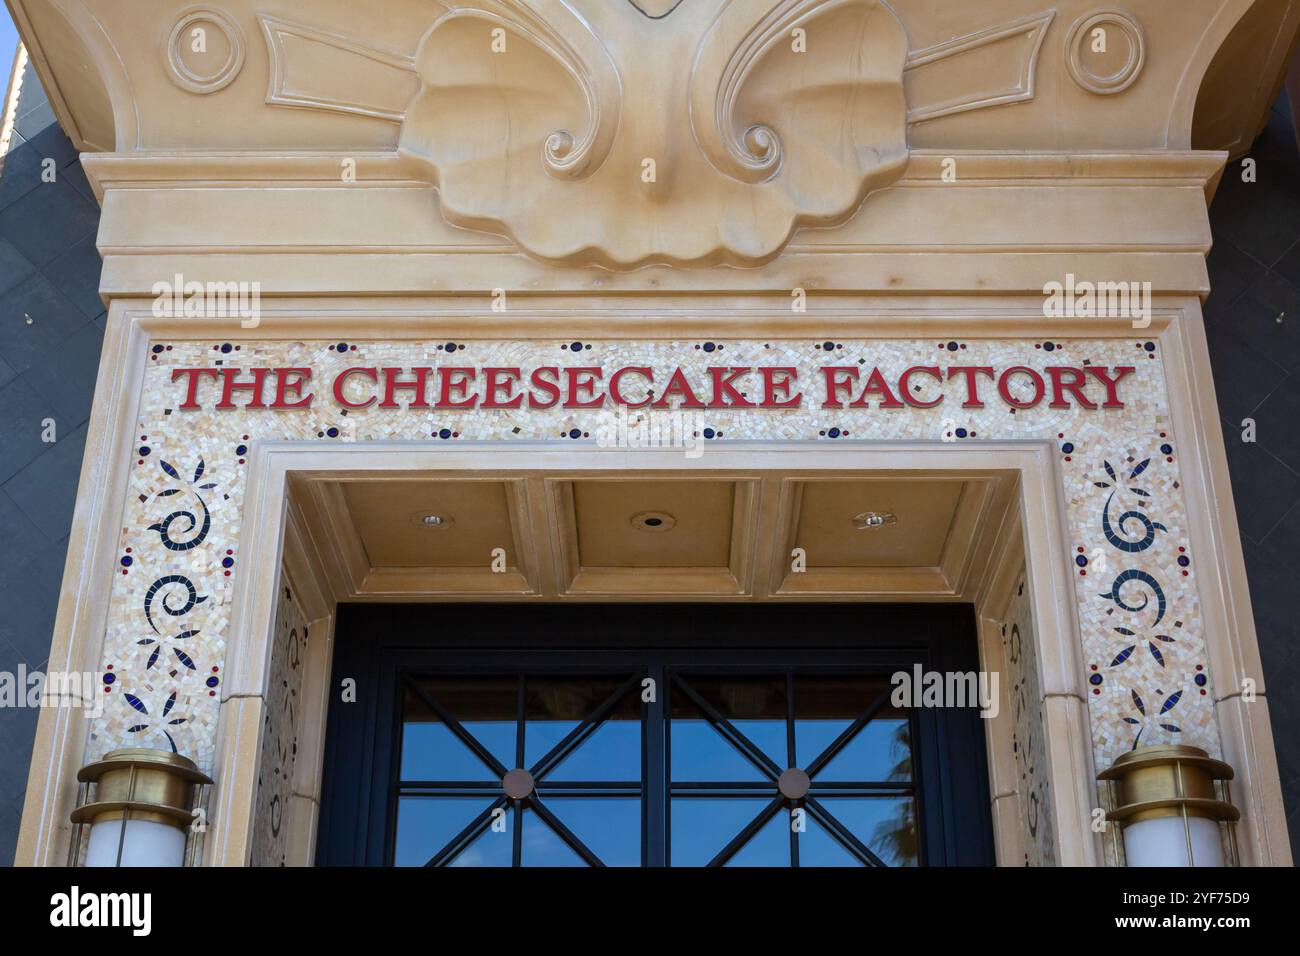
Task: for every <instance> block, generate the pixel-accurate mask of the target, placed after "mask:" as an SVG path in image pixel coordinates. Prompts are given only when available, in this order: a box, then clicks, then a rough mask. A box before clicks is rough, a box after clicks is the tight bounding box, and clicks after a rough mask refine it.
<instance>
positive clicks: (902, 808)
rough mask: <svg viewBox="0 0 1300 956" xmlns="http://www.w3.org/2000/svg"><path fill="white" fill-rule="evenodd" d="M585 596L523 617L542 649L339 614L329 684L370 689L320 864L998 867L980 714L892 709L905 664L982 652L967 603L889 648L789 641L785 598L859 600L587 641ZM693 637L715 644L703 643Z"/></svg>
mask: <svg viewBox="0 0 1300 956" xmlns="http://www.w3.org/2000/svg"><path fill="white" fill-rule="evenodd" d="M581 610H583V609H579V608H573V607H564V608H555V609H553V610H552V609H545V610H539V609H537V608H533V609H531V610H530V614H529V616H528V622H529V629H528V633H529V634H531V635H532V637H531V639H530V640H528V639H524V635H523V634H518V633H517V634H516V636H515V638H514V640H509V639H503V640H501V641H500V642H499V643H498V644H496V645H495V646H485V645H484V643H483V642H482V641H478V642H475V643H474V645H473V646H456V645H457V644H458V643H459V642H451V644H452V645H453V646H448V643H447V642H429V641H427V640H419V639H413V636H412V635H411V634H410V633H405V634H404V633H403V631H404V629H403V628H402V627H401V626H400V624H399V626H398V627H397V628H395V629H387V633H391V634H393V635H394V638H393V639H389V640H385V641H380V642H375V641H373V640H370V641H357V642H353V641H351V640H349V638H348V634H349V633H350V631H351V629H345V628H344V627H343V625H344V624H346V623H348V618H349V617H351V618H352V619H353V623H355V624H357V625H360V624H362V622H363V620H364V619H365V618H366V617H367V616H373V615H383V616H388V617H394V616H395V617H396V618H397V620H398V621H410V622H412V623H414V621H415V620H416V619H417V618H418V616H419V615H420V614H421V613H423V614H428V613H429V609H419V608H409V609H403V608H391V607H385V608H373V609H366V608H346V609H344V611H345V613H344V615H343V618H342V620H341V621H340V625H341V626H340V628H339V632H338V633H339V644H338V647H339V650H338V656H337V658H336V662H335V674H336V677H337V676H338V675H340V674H341V673H343V672H345V671H346V672H349V673H354V674H362V675H363V678H362V679H363V680H364V681H365V682H366V685H367V686H368V687H370V688H371V689H373V691H374V694H373V698H374V700H373V705H372V706H370V707H366V706H364V702H365V695H359V697H358V701H359V704H360V705H362V706H355V705H354V706H351V707H350V705H346V704H345V705H339V706H336V707H335V708H334V709H333V711H332V712H331V716H330V728H329V735H328V751H327V766H326V786H325V798H327V799H323V800H322V813H323V816H322V833H321V839H320V841H319V844H320V847H321V854H320V856H321V858H320V862H322V863H352V864H354V863H370V864H380V865H396V866H450V867H553V866H676V867H705V866H731V867H741V866H776V867H828V866H844V867H859V866H876V867H892V866H918V865H935V864H944V863H989V862H991V839H990V836H989V821H988V798H987V792H986V784H985V780H984V774H985V770H984V760H983V733H982V727H981V726H980V721H979V719H978V714H977V712H973V711H969V710H958V709H952V710H943V709H939V708H918V709H913V708H909V707H906V706H899V704H898V703H897V702H895V701H894V700H893V699H892V698H893V696H894V695H893V690H894V687H893V684H892V683H891V676H892V675H893V674H895V673H898V672H900V671H910V669H911V667H912V666H913V664H916V663H920V664H922V665H924V666H927V667H931V668H936V669H942V668H949V667H954V666H958V665H962V664H967V663H969V662H970V661H971V660H973V659H974V647H973V629H972V626H971V625H972V622H971V621H970V619H969V609H942V608H940V609H933V608H929V609H927V608H917V609H913V612H914V613H913V615H911V617H912V620H911V621H910V626H909V627H908V628H907V629H906V630H904V631H901V632H897V633H895V634H894V635H893V636H891V638H890V640H888V641H879V640H877V641H870V642H868V641H862V640H857V641H854V640H851V639H845V638H844V637H841V638H838V639H836V640H834V641H825V640H824V641H821V642H819V643H818V644H817V645H815V646H804V647H791V646H789V644H788V643H787V644H785V646H781V644H782V642H781V641H780V639H779V636H780V635H781V634H782V633H784V632H785V630H786V629H785V628H783V627H782V626H781V625H782V623H783V622H787V621H792V620H793V618H792V616H791V615H790V613H789V612H791V611H794V610H799V611H800V613H801V614H802V615H804V617H805V623H806V618H807V617H809V616H811V617H821V618H823V619H824V620H823V623H826V624H830V623H833V622H834V621H836V620H842V619H843V618H844V616H845V614H846V610H847V609H845V608H841V607H817V608H804V609H793V608H769V609H766V611H765V613H764V614H763V615H762V616H761V618H760V617H757V616H755V614H754V611H755V610H756V609H754V608H737V607H727V608H692V609H690V610H689V612H685V613H687V615H688V618H689V623H690V624H691V625H692V626H691V627H690V628H689V629H688V630H685V631H684V630H682V629H681V628H680V627H674V626H673V625H675V624H676V625H680V624H682V623H683V621H682V619H681V616H680V615H674V614H672V613H670V612H671V611H672V609H655V608H621V609H613V608H601V609H598V613H600V614H603V615H606V616H612V615H614V614H618V615H625V616H626V618H627V619H626V620H625V621H624V622H623V623H624V624H625V625H626V626H625V627H624V628H623V629H621V632H620V634H619V636H617V637H609V636H603V637H602V636H601V635H600V634H599V632H597V633H593V634H590V635H586V636H582V637H578V636H577V635H575V633H574V631H573V630H572V629H570V628H566V627H565V624H566V621H571V616H572V615H573V614H574V613H575V612H579V611H581ZM593 610H597V609H593ZM901 610H905V609H893V610H892V611H891V612H890V613H888V614H886V615H885V616H886V617H889V618H893V617H897V616H898V614H899V612H900V611H901ZM963 611H964V613H962V612H963ZM502 612H506V613H505V614H504V617H503V619H502V620H500V621H497V622H494V623H495V624H496V625H499V627H496V626H494V627H493V630H496V631H498V632H504V633H509V624H510V620H511V619H516V620H518V619H519V618H518V612H517V610H516V609H511V608H503V607H498V608H495V609H489V608H480V609H468V608H458V609H450V608H439V609H438V613H439V614H440V615H444V616H445V615H452V616H455V617H460V616H461V615H467V616H468V615H478V617H477V626H478V627H479V629H480V633H481V629H482V615H487V616H488V618H489V619H490V618H491V617H492V615H499V616H500V615H502ZM511 612H514V613H511ZM774 612H775V613H774ZM853 613H854V615H855V616H856V618H857V619H858V621H860V620H861V618H862V616H863V614H864V613H866V614H867V615H868V616H876V617H878V616H880V613H881V612H879V611H876V612H871V611H868V610H867V609H863V608H855V609H854V611H853ZM550 615H554V619H552V620H551V621H550V622H549V623H550V625H552V626H550V627H547V626H540V625H541V622H542V621H543V620H545V619H546V618H547V617H548V616H550ZM908 617H909V615H907V614H903V616H902V619H903V620H906V619H907V618H908ZM759 620H762V621H764V622H765V623H766V624H768V625H769V626H772V625H775V627H774V628H773V629H772V630H771V631H769V633H768V635H767V637H766V639H764V640H756V639H755V637H754V636H753V634H752V632H750V634H749V635H748V636H745V637H741V636H740V634H738V633H736V632H737V631H740V632H743V631H744V630H745V625H746V624H748V625H751V626H752V625H753V624H756V623H757V622H758V621H759ZM724 621H726V622H730V624H729V625H724V624H722V622H724ZM466 623H468V619H466ZM374 624H375V621H373V620H370V621H368V622H366V625H367V626H365V628H364V631H365V632H366V633H368V634H370V635H373V634H374V633H376V631H375V629H374V627H373V625H374ZM634 625H640V626H634ZM719 625H721V626H719ZM357 630H358V631H360V630H361V628H360V627H358V628H357ZM703 634H709V635H710V636H711V643H710V644H709V646H703V645H702V643H701V642H699V641H696V640H692V639H691V636H692V635H696V636H702V635H703ZM963 638H965V639H964V640H963ZM828 644H830V645H838V646H827V645H828ZM359 689H360V688H359ZM347 748H360V749H362V750H365V751H366V753H364V754H358V753H357V752H356V750H349V749H347ZM357 757H362V758H363V759H356V758H357ZM349 764H351V765H352V766H349ZM356 771H360V776H358V775H357V773H356Z"/></svg>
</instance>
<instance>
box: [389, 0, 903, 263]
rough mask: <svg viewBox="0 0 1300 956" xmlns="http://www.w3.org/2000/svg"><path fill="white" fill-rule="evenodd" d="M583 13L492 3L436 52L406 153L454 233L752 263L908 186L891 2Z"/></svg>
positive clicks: (444, 21) (572, 8) (580, 254)
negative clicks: (871, 198) (800, 234)
mask: <svg viewBox="0 0 1300 956" xmlns="http://www.w3.org/2000/svg"><path fill="white" fill-rule="evenodd" d="M593 2H594V0H593ZM601 2H602V3H605V0H601ZM585 4H586V0H567V2H566V0H476V2H474V3H471V4H469V5H467V6H463V7H460V8H457V9H454V10H452V11H451V12H449V13H448V14H446V15H445V16H443V17H441V18H440V19H439V20H437V21H436V22H435V23H434V24H433V26H432V27H431V28H430V30H429V32H428V33H427V34H426V36H425V37H424V40H423V41H422V43H421V45H420V48H419V51H418V53H417V55H416V69H417V72H418V73H419V76H420V81H421V88H420V92H419V93H418V94H417V96H416V97H415V99H414V101H413V102H412V104H411V106H410V108H409V109H408V111H407V113H406V119H405V123H404V125H403V130H402V139H401V148H402V150H403V152H404V153H405V154H406V155H408V156H409V157H411V158H414V159H417V160H421V161H424V162H426V163H428V164H429V165H430V167H431V175H432V178H433V179H434V181H435V182H437V183H438V185H439V189H440V195H441V202H442V210H443V214H444V215H445V216H446V217H447V219H448V220H449V221H450V222H452V223H454V224H456V225H460V226H465V227H467V228H473V229H480V230H486V231H491V232H497V233H500V234H504V235H506V236H508V237H510V238H511V239H512V240H513V241H514V242H516V243H517V244H518V245H519V246H520V248H521V249H522V250H523V251H524V252H526V253H528V254H529V255H532V256H535V257H537V258H540V259H544V260H549V261H559V262H565V263H568V264H582V265H588V264H596V265H602V266H605V267H608V268H635V267H638V266H641V265H645V264H647V263H652V262H666V263H672V264H677V265H704V264H717V263H726V264H731V265H737V266H754V265H758V264H761V263H762V262H764V261H767V260H769V259H771V258H772V257H774V256H776V255H777V254H778V253H779V252H780V251H781V249H782V248H783V247H784V246H785V245H786V243H787V242H789V240H790V237H791V235H793V233H794V232H795V230H797V229H798V228H799V227H800V226H805V225H817V226H823V225H831V224H835V223H838V222H842V221H844V220H845V219H847V218H848V217H849V216H851V215H852V214H853V213H854V212H855V211H856V210H857V209H858V207H859V206H860V205H861V203H862V200H863V199H864V198H865V197H866V196H867V194H868V193H870V192H871V191H872V190H875V189H879V188H881V187H883V186H887V185H889V184H891V183H893V182H894V181H895V180H896V179H897V178H898V177H899V176H900V175H901V174H902V171H903V168H904V167H905V165H906V162H907V132H906V131H907V107H906V102H905V97H904V93H903V83H902V77H903V68H904V63H905V61H906V58H907V52H908V45H907V37H906V34H905V32H904V30H903V28H902V26H901V25H900V23H899V22H898V20H897V19H896V18H895V16H894V14H893V13H892V11H891V10H890V9H889V7H888V6H887V5H886V4H885V3H883V2H881V0H693V2H691V3H686V4H683V5H682V6H680V7H679V8H677V9H676V10H675V11H674V12H673V14H672V17H670V18H667V19H665V20H662V21H656V20H652V19H650V18H648V17H646V16H644V15H643V14H642V13H641V12H639V10H638V8H636V7H633V6H632V5H630V4H621V5H620V4H615V5H612V6H611V5H606V6H605V7H603V8H602V9H600V10H592V9H589V8H588V7H587V6H586V5H585ZM620 17H621V18H624V19H622V20H621V21H619V22H612V21H615V20H618V18H620ZM669 21H671V22H669ZM589 22H599V23H601V24H602V29H601V30H600V31H599V36H597V34H596V32H595V31H593V29H592V28H591V27H590V26H589V25H588V24H589ZM665 64H674V66H673V67H672V68H670V69H665Z"/></svg>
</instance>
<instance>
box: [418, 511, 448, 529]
mask: <svg viewBox="0 0 1300 956" xmlns="http://www.w3.org/2000/svg"><path fill="white" fill-rule="evenodd" d="M407 520H409V521H410V522H411V524H413V525H419V526H420V527H422V528H428V529H429V530H430V531H436V530H438V529H440V528H446V527H448V526H450V525H451V524H453V523H454V522H453V520H452V517H451V515H441V514H427V513H425V512H423V511H417V512H415V514H413V515H411V516H410V517H409V518H408V519H407Z"/></svg>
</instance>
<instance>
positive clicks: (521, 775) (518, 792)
mask: <svg viewBox="0 0 1300 956" xmlns="http://www.w3.org/2000/svg"><path fill="white" fill-rule="evenodd" d="M501 789H502V790H504V791H505V792H506V796H507V797H509V798H510V799H511V800H526V799H527V798H528V797H530V796H532V793H533V775H532V774H531V773H529V772H528V771H527V770H518V769H516V770H511V771H510V772H509V773H508V774H506V775H505V776H504V777H502V778H501Z"/></svg>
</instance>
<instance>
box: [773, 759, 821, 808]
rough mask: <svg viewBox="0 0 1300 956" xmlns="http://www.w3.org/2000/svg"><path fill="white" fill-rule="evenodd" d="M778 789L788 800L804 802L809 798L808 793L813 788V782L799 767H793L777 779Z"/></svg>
mask: <svg viewBox="0 0 1300 956" xmlns="http://www.w3.org/2000/svg"><path fill="white" fill-rule="evenodd" d="M776 788H777V789H778V790H780V791H781V796H783V797H785V798H786V799H787V800H802V799H803V798H804V797H806V796H808V791H809V790H810V789H811V788H812V780H810V779H809V777H808V774H806V773H804V771H802V770H800V769H799V768H798V767H791V768H790V769H789V770H787V771H785V772H784V773H782V774H781V776H780V777H779V778H778V779H777V781H776Z"/></svg>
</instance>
